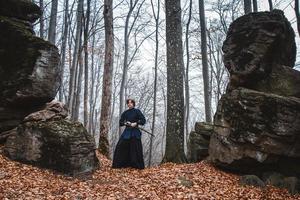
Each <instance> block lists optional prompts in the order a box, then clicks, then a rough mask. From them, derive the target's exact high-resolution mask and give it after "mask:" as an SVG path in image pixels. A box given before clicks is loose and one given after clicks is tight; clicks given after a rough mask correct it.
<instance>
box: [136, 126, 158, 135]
mask: <svg viewBox="0 0 300 200" xmlns="http://www.w3.org/2000/svg"><path fill="white" fill-rule="evenodd" d="M137 128H138V129H140V130H141V131H144V132H146V133H148V134H149V135H151V136H153V137H155V135H153V134H152V133H150V132H149V131H147V130H145V129H144V128H142V127H137Z"/></svg>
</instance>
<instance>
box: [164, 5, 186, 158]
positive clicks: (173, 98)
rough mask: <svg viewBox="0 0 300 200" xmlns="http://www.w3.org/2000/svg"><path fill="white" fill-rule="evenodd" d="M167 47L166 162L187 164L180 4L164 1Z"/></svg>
mask: <svg viewBox="0 0 300 200" xmlns="http://www.w3.org/2000/svg"><path fill="white" fill-rule="evenodd" d="M165 6H166V43H167V102H168V103H167V135H166V153H165V155H164V159H163V162H175V163H182V162H186V161H187V159H186V156H185V154H184V95H183V73H182V68H183V49H182V27H181V7H180V0H165Z"/></svg>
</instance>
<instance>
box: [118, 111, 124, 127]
mask: <svg viewBox="0 0 300 200" xmlns="http://www.w3.org/2000/svg"><path fill="white" fill-rule="evenodd" d="M124 123H125V117H124V112H123V113H122V115H121V118H120V120H119V126H125V124H124Z"/></svg>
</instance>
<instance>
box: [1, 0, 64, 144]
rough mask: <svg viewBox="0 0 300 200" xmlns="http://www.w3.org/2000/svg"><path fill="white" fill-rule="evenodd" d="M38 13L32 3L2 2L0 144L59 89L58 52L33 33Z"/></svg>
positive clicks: (19, 0) (22, 1)
mask: <svg viewBox="0 0 300 200" xmlns="http://www.w3.org/2000/svg"><path fill="white" fill-rule="evenodd" d="M39 13H40V9H39V8H38V6H36V5H35V4H33V3H31V1H27V0H11V1H0V30H1V31H0V141H1V138H2V137H1V132H6V131H8V130H10V129H13V128H14V127H16V126H17V125H18V124H19V123H20V122H21V121H22V120H23V118H24V117H25V116H27V115H28V114H29V113H32V112H34V111H37V110H40V109H41V108H42V107H43V106H44V105H45V103H47V102H50V101H51V100H52V99H53V98H54V97H55V95H56V93H57V91H58V88H59V83H60V80H59V77H60V72H59V67H58V64H59V53H58V49H57V48H56V47H55V46H54V45H52V44H50V43H49V42H47V41H44V40H43V39H41V38H38V37H36V36H34V31H33V29H32V25H31V22H33V21H34V20H36V19H37V17H39Z"/></svg>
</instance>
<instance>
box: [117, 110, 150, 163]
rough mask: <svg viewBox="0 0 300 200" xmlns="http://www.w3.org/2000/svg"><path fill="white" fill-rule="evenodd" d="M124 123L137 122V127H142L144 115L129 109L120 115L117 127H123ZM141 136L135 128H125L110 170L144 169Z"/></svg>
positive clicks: (144, 121) (144, 120)
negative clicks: (125, 168)
mask: <svg viewBox="0 0 300 200" xmlns="http://www.w3.org/2000/svg"><path fill="white" fill-rule="evenodd" d="M126 121H129V122H132V123H133V122H137V124H138V125H144V124H145V123H146V119H145V117H144V115H143V114H142V112H141V111H140V110H139V109H136V108H130V109H128V110H126V111H124V112H123V113H122V115H121V118H120V121H119V125H120V126H125V124H124V123H125V122H126ZM138 125H137V126H138ZM141 134H142V133H141V131H140V130H139V129H138V128H137V127H130V126H126V128H125V130H124V131H123V133H122V135H121V137H120V139H119V141H118V143H117V146H116V149H115V152H114V156H113V164H112V168H124V167H133V168H137V169H144V168H145V164H144V158H143V147H142V141H141Z"/></svg>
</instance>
